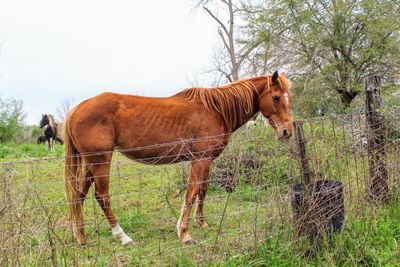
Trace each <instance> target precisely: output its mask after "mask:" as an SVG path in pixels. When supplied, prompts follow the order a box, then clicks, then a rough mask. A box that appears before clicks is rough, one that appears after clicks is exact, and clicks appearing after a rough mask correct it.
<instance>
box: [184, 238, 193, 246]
mask: <svg viewBox="0 0 400 267" xmlns="http://www.w3.org/2000/svg"><path fill="white" fill-rule="evenodd" d="M183 244H185V245H187V246H191V245H196V241H194V239H190V240H186V241H183Z"/></svg>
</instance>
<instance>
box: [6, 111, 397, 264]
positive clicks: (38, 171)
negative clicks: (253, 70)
mask: <svg viewBox="0 0 400 267" xmlns="http://www.w3.org/2000/svg"><path fill="white" fill-rule="evenodd" d="M399 113H400V109H397V108H395V109H390V110H386V111H385V113H384V114H383V115H382V119H383V120H384V121H383V122H382V121H379V122H376V121H374V122H372V123H371V120H369V119H368V118H367V117H368V115H369V114H368V112H361V113H357V114H348V115H336V116H329V117H328V116H326V117H319V118H313V119H307V120H303V121H302V124H301V134H300V135H299V136H296V138H292V140H291V141H290V142H288V143H284V144H280V143H278V142H277V141H276V140H275V139H276V138H275V134H274V132H273V130H272V129H271V128H268V127H265V125H263V123H261V122H260V121H259V122H258V125H255V126H253V127H252V128H251V129H248V130H241V131H240V130H239V132H238V133H236V134H235V135H234V136H232V138H231V141H230V145H229V146H228V147H227V148H226V149H225V151H224V152H223V154H222V155H221V156H220V157H219V158H217V159H216V160H215V161H214V163H213V166H212V170H211V173H210V182H211V184H210V188H209V191H208V193H207V197H206V200H205V218H206V220H207V221H208V222H209V223H210V225H211V229H198V228H196V227H195V226H194V224H195V223H194V220H192V219H191V228H190V231H191V234H192V236H193V237H194V238H195V239H196V241H197V242H196V244H194V245H190V246H187V245H183V244H181V242H180V241H179V240H178V238H177V233H176V227H175V225H176V222H177V220H178V218H179V215H180V210H181V205H182V203H183V198H184V193H185V190H186V187H187V177H188V167H189V164H188V163H179V164H175V165H157V166H156V165H144V164H140V163H136V162H133V161H130V160H128V159H126V158H124V157H123V156H122V155H121V154H120V153H118V152H116V153H115V154H114V158H113V161H112V162H111V165H112V168H111V173H110V191H111V203H112V207H113V210H114V213H115V214H116V216H117V219H118V221H119V223H120V224H121V226H122V228H123V229H124V230H125V232H126V233H127V234H128V235H130V236H131V237H132V238H133V239H134V241H135V242H136V244H135V245H134V246H131V247H123V246H121V245H120V243H119V241H117V240H115V239H114V238H113V237H112V235H111V229H110V226H109V224H108V222H107V220H106V218H105V216H104V215H103V212H102V210H101V209H100V207H99V206H98V204H97V201H96V199H95V197H94V190H93V189H91V191H90V193H89V194H88V198H87V200H86V201H85V227H86V232H87V235H88V240H87V244H86V248H80V247H79V246H78V245H77V243H76V242H75V241H74V239H73V235H72V229H71V224H70V221H69V212H68V204H67V203H66V201H65V197H64V185H65V180H64V175H63V171H64V170H63V169H64V165H63V164H64V157H49V158H42V159H32V160H21V161H13V162H2V163H0V201H1V205H0V244H1V246H0V255H1V256H0V265H1V266H3V265H4V266H7V265H9V266H22V265H40V266H48V265H54V266H58V265H62V266H69V265H74V266H82V265H94V266H98V265H103V266H105V265H107V266H110V265H111V266H124V265H150V264H151V265H169V264H171V263H173V262H185V260H189V261H194V262H196V263H197V264H199V265H207V264H210V263H213V262H221V261H224V260H226V259H227V258H229V257H231V256H233V255H237V254H240V253H243V252H244V253H251V254H254V255H256V254H257V253H258V249H259V245H260V243H262V242H266V240H267V241H271V240H279V242H282V243H284V244H285V247H286V248H287V250H289V251H291V253H295V254H298V255H299V256H301V257H305V258H309V259H311V258H312V257H315V255H316V254H317V253H318V251H319V249H321V247H324V246H330V244H331V242H330V241H329V240H330V238H332V236H336V238H337V239H339V240H343V239H344V238H345V237H344V236H345V235H346V238H349V235H348V234H346V233H345V232H346V229H348V228H350V226H351V225H353V224H357V222H359V221H363V223H364V224H365V225H367V229H368V225H371V227H372V225H373V222H374V220H376V218H377V216H378V215H379V212H378V210H379V205H381V203H382V202H383V203H387V202H390V201H392V200H395V199H397V198H398V197H399V194H400V175H399V173H400V164H399V162H400V148H399V144H400V119H399V116H398V115H399ZM371 129H373V131H372V130H371ZM382 131H384V137H385V138H384V140H385V143H384V145H385V149H384V151H383V152H384V153H382V149H380V150H379V149H378V152H376V150H374V147H373V146H374V144H373V143H372V142H371V141H370V140H371V138H377V136H378V137H379V138H382ZM299 132H300V131H299V130H297V131H296V133H299ZM216 138H220V137H218V136H215V137H208V140H210V141H213V140H215V139H216ZM380 140H381V139H380ZM186 141H187V140H182V141H181V142H182V143H185V142H186ZM162 145H163V146H171V147H175V146H176V145H177V143H176V142H175V143H174V144H162ZM135 149H147V148H146V147H144V148H135ZM102 153H110V152H109V151H104V152H102ZM376 153H380V154H379V157H378V160H376V161H375V159H376V155H377V154H376ZM169 156H170V155H169ZM175 156H181V155H179V151H178V152H177V154H176V155H175ZM154 160H158V159H154ZM103 164H109V162H107V163H103ZM381 164H383V165H384V168H385V171H384V172H382V171H381V170H382V166H381ZM376 169H378V170H379V173H383V174H385V175H384V178H385V186H380V185H381V183H375V184H378V189H374V190H371V188H374V187H373V186H374V182H373V181H374V179H375V180H376ZM94 178H96V177H94ZM371 181H372V182H371ZM371 192H373V193H374V195H378V196H382V195H383V196H384V197H383V198H381V197H379V198H375V197H371ZM373 207H378V208H376V209H374V208H373ZM192 214H193V211H192ZM368 234H369V232H368V231H365V232H364V233H362V235H364V236H365V238H367V237H368ZM350 238H351V235H350ZM271 242H272V241H271ZM335 246H336V248H335V249H334V250H333V252H332V253H333V254H334V253H338V252H337V251H339V250H340V249H339V248H338V247H340V246H344V242H336V243H335ZM359 250H362V247H360V248H359Z"/></svg>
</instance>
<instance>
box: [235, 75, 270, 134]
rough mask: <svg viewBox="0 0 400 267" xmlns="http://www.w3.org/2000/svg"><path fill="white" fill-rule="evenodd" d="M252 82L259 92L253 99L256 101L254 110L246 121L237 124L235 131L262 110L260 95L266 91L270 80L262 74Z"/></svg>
mask: <svg viewBox="0 0 400 267" xmlns="http://www.w3.org/2000/svg"><path fill="white" fill-rule="evenodd" d="M251 82H252V83H253V84H254V87H255V88H256V90H257V92H258V95H257V96H256V97H255V98H254V100H253V101H255V102H254V110H253V112H250V113H249V114H248V115H247V117H246V118H245V120H244V121H242V123H239V124H238V125H236V127H235V128H234V129H233V131H235V130H237V129H239V128H240V127H241V126H243V125H244V124H246V123H247V122H248V121H249V120H250V119H252V118H253V117H255V116H256V115H257V114H258V113H259V112H260V108H259V96H260V95H261V94H262V93H263V92H264V90H265V87H266V86H265V85H266V83H267V82H268V78H266V77H264V76H260V77H256V78H254V79H253V80H252V81H251Z"/></svg>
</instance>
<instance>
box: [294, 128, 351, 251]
mask: <svg viewBox="0 0 400 267" xmlns="http://www.w3.org/2000/svg"><path fill="white" fill-rule="evenodd" d="M293 125H294V129H295V138H296V144H297V154H298V157H299V160H300V171H301V177H302V183H301V184H295V185H294V186H292V194H293V195H292V203H291V204H292V209H293V212H294V219H295V228H296V230H297V233H298V234H299V235H307V236H308V237H310V238H311V240H312V242H313V244H319V243H320V241H321V240H322V239H321V238H322V236H323V235H325V234H326V233H332V232H337V231H341V229H342V227H343V222H344V197H343V184H342V182H339V181H330V180H316V177H315V175H314V173H313V171H312V170H311V168H310V165H309V159H308V158H307V153H306V140H305V136H304V131H303V122H302V121H296V122H294V123H293Z"/></svg>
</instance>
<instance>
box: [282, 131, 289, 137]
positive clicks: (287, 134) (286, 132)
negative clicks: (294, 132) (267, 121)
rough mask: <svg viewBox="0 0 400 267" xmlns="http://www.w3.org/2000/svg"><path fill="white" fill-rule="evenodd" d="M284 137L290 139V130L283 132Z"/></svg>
mask: <svg viewBox="0 0 400 267" xmlns="http://www.w3.org/2000/svg"><path fill="white" fill-rule="evenodd" d="M283 137H285V138H289V137H290V136H289V131H288V130H283Z"/></svg>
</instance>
